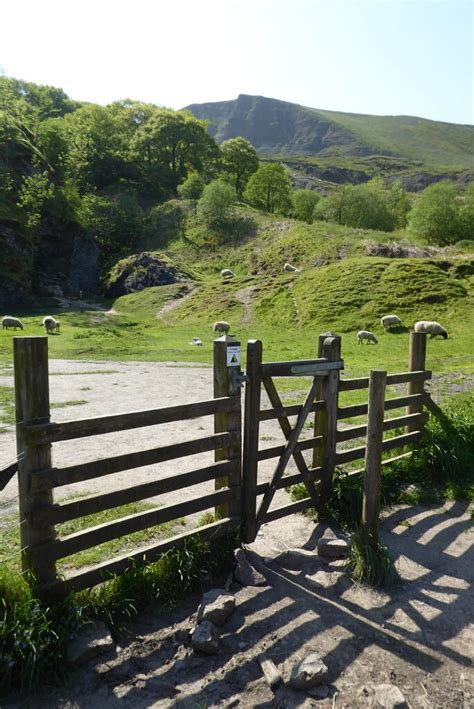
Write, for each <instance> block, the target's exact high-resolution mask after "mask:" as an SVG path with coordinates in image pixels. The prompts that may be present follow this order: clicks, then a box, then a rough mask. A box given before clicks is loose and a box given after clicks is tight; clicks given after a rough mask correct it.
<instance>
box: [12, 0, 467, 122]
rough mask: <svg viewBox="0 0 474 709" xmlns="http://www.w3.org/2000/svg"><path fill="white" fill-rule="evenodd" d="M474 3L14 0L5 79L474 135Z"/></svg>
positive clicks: (163, 101) (105, 94)
mask: <svg viewBox="0 0 474 709" xmlns="http://www.w3.org/2000/svg"><path fill="white" fill-rule="evenodd" d="M473 7H474V6H473V2H470V1H464V0H449V1H443V0H440V1H437V0H425V1H421V2H418V1H415V0H365V1H362V2H361V1H360V0H352V1H348V0H220V1H218V0H215V1H214V0H126V1H124V0H81V1H80V2H78V1H77V0H3V2H2V3H1V23H2V30H1V32H0V67H3V70H4V72H5V74H7V76H13V77H16V78H21V79H25V80H28V81H34V82H36V83H40V84H50V85H54V86H59V87H61V88H63V89H64V90H65V91H66V93H67V94H68V95H69V96H71V98H74V99H79V100H84V101H92V102H96V103H102V104H105V103H109V102H111V101H114V100H116V99H120V98H126V97H127V98H133V99H139V100H143V101H149V102H153V103H157V104H159V105H165V106H170V107H172V108H182V107H183V106H185V105H187V104H190V103H202V102H207V101H222V100H226V99H232V98H235V97H236V96H237V95H238V94H239V93H245V94H259V95H263V96H269V97H273V98H279V99H283V100H286V101H292V102H295V103H301V104H304V105H306V106H311V107H314V108H325V109H330V110H340V111H349V112H355V113H375V114H383V115H387V114H390V115H400V114H404V115H416V116H423V117H426V118H432V119H437V120H442V121H452V122H456V123H472V122H473V119H474V105H473V103H474V102H473Z"/></svg>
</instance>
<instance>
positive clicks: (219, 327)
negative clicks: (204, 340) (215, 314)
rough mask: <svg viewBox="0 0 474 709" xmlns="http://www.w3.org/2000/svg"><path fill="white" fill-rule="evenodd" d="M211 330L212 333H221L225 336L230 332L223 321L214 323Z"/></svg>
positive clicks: (227, 325)
mask: <svg viewBox="0 0 474 709" xmlns="http://www.w3.org/2000/svg"><path fill="white" fill-rule="evenodd" d="M213 330H214V332H222V333H223V334H224V335H226V334H227V333H228V332H229V330H230V325H229V323H228V322H226V321H225V320H218V321H217V322H215V323H214V326H213Z"/></svg>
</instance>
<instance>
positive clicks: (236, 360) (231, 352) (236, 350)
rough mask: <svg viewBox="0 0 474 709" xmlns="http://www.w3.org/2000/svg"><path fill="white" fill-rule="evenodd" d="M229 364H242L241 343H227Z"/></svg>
mask: <svg viewBox="0 0 474 709" xmlns="http://www.w3.org/2000/svg"><path fill="white" fill-rule="evenodd" d="M226 354H227V366H228V367H239V366H240V345H227V352H226Z"/></svg>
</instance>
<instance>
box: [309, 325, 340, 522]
mask: <svg viewBox="0 0 474 709" xmlns="http://www.w3.org/2000/svg"><path fill="white" fill-rule="evenodd" d="M318 357H324V358H325V359H327V360H328V361H329V362H334V361H337V360H340V359H341V338H340V336H339V335H336V336H334V337H326V336H325V335H320V336H319V344H318ZM339 376H340V372H339V370H338V369H334V370H330V371H329V372H328V374H327V376H325V377H321V382H320V384H319V385H318V389H317V391H316V398H317V399H323V400H324V401H325V408H324V409H323V410H322V411H317V412H316V414H315V417H314V435H315V436H323V443H322V446H319V447H318V448H315V449H314V451H313V468H317V467H322V474H321V486H320V488H319V489H320V493H319V512H323V511H324V508H325V507H326V505H327V503H328V500H329V496H330V494H331V489H332V478H333V474H334V468H335V465H336V432H337V405H338V396H339Z"/></svg>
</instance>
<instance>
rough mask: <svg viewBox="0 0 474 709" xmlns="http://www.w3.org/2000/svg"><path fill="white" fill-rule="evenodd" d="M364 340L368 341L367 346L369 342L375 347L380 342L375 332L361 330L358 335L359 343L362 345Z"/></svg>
mask: <svg viewBox="0 0 474 709" xmlns="http://www.w3.org/2000/svg"><path fill="white" fill-rule="evenodd" d="M364 340H366V341H367V344H369V342H373V343H374V345H376V344H377V342H378V340H377V338H376V337H375V335H374V333H373V332H369V331H368V330H359V332H358V333H357V342H358V343H359V345H361V344H362V343H363V342H364Z"/></svg>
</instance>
